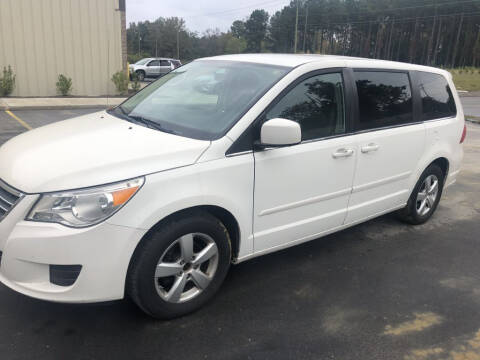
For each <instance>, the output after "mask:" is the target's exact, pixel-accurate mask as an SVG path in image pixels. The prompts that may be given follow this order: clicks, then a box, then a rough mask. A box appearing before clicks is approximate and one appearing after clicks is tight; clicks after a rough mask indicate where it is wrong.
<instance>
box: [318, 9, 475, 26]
mask: <svg viewBox="0 0 480 360" xmlns="http://www.w3.org/2000/svg"><path fill="white" fill-rule="evenodd" d="M457 15H462V13H454V14H444V15H430V16H420V17H410V18H393V19H392V20H365V21H347V22H336V23H331V22H325V23H323V24H310V25H309V27H319V26H323V25H328V26H331V25H354V24H370V23H372V24H387V23H391V22H393V21H394V22H395V23H402V22H404V23H405V22H412V21H415V20H422V19H433V18H435V17H437V18H439V17H451V16H457ZM472 16H473V17H474V16H480V11H479V12H473V13H469V14H464V17H472Z"/></svg>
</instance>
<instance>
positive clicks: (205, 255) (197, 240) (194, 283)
mask: <svg viewBox="0 0 480 360" xmlns="http://www.w3.org/2000/svg"><path fill="white" fill-rule="evenodd" d="M218 257H219V256H218V248H217V245H216V243H215V241H214V240H213V239H212V238H211V237H210V236H209V235H207V234H203V233H189V234H186V235H183V236H181V237H180V238H178V239H176V240H175V241H174V242H173V243H172V244H171V245H170V246H169V247H168V248H167V249H166V250H165V252H164V253H163V254H162V256H161V257H160V260H159V261H158V263H157V266H156V269H155V279H154V281H155V288H156V290H157V293H158V295H159V296H160V297H161V298H162V299H163V300H165V301H167V302H171V303H181V302H185V301H188V300H191V299H193V298H195V297H197V296H198V295H199V294H200V293H201V292H202V291H203V290H205V289H206V288H207V287H208V285H209V284H210V282H211V281H212V279H213V277H214V276H215V272H216V270H217V266H218Z"/></svg>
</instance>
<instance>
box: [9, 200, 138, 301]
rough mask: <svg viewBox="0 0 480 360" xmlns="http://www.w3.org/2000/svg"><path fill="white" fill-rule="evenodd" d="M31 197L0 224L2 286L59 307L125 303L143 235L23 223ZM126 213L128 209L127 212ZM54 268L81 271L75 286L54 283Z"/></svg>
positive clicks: (112, 228)
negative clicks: (78, 268)
mask: <svg viewBox="0 0 480 360" xmlns="http://www.w3.org/2000/svg"><path fill="white" fill-rule="evenodd" d="M36 199H37V196H35V195H27V196H25V198H23V199H22V201H20V202H19V203H18V205H17V206H16V207H15V208H13V209H12V211H11V212H10V213H9V214H8V216H7V217H5V218H4V219H3V220H2V221H1V222H0V251H2V258H1V264H0V281H1V282H2V283H4V284H5V285H7V286H8V287H10V288H11V289H13V290H15V291H18V292H20V293H22V294H25V295H28V296H31V297H35V298H39V299H44V300H50V301H58V302H72V303H80V302H97V301H108V300H116V299H121V298H123V296H124V288H125V278H126V275H127V270H128V265H129V262H130V258H131V256H132V254H133V252H134V250H135V247H136V245H137V244H138V242H139V241H140V239H141V238H142V236H143V235H144V234H145V230H140V229H134V228H130V227H125V226H119V225H113V224H109V223H108V222H103V223H101V224H99V225H96V226H93V227H89V228H84V229H74V228H69V227H66V226H63V225H60V224H49V223H38V222H31V221H24V220H23V219H24V218H25V216H26V214H27V212H28V210H29V209H30V208H31V206H32V205H33V203H34V202H35V200H36ZM123 210H125V209H123ZM51 265H81V271H80V273H79V274H78V278H76V280H75V281H74V282H73V284H71V285H68V286H59V285H56V284H54V283H53V282H51Z"/></svg>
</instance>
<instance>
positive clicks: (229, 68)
mask: <svg viewBox="0 0 480 360" xmlns="http://www.w3.org/2000/svg"><path fill="white" fill-rule="evenodd" d="M288 71H289V68H286V67H279V66H273V65H263V64H254V63H245V62H237V61H220V60H200V61H195V62H191V63H190V64H188V65H185V66H182V67H180V68H178V69H176V70H173V71H171V72H170V73H168V74H167V75H165V76H163V77H161V78H160V79H158V80H157V81H155V82H154V83H152V84H150V85H149V86H147V87H146V88H145V89H143V90H142V91H140V92H138V93H137V94H135V95H134V96H132V97H131V98H129V99H128V100H127V101H125V102H124V103H123V104H122V105H120V106H119V107H118V108H117V110H116V113H117V114H118V115H120V113H121V114H123V115H124V116H125V115H126V116H131V117H132V118H143V119H146V120H148V121H151V122H155V123H156V124H158V125H159V127H158V128H160V129H162V130H165V131H166V132H172V133H175V134H178V135H181V136H187V137H191V138H195V139H202V140H213V139H217V138H220V137H222V136H223V135H224V134H225V133H226V132H227V131H228V130H229V129H230V128H231V127H232V126H233V125H234V124H235V122H237V121H238V120H239V118H240V117H241V116H242V115H243V114H244V113H245V112H246V111H247V110H248V109H249V108H250V107H251V106H252V105H253V104H254V103H255V102H256V101H257V100H258V99H259V98H260V96H262V95H263V94H264V93H265V92H266V91H267V90H268V89H269V88H270V87H271V86H272V85H273V84H275V83H276V82H277V81H278V80H279V79H280V78H281V77H283V76H284V75H285V74H286V73H287V72H288Z"/></svg>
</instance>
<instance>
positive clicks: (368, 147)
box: [361, 143, 380, 154]
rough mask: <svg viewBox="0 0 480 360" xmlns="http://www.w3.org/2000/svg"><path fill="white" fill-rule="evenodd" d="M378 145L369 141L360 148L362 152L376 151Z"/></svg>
mask: <svg viewBox="0 0 480 360" xmlns="http://www.w3.org/2000/svg"><path fill="white" fill-rule="evenodd" d="M379 147H380V146H379V145H378V144H375V143H370V144H368V145H365V146H362V148H361V150H362V153H364V154H365V153H369V152H371V151H377V150H378V148H379Z"/></svg>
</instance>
